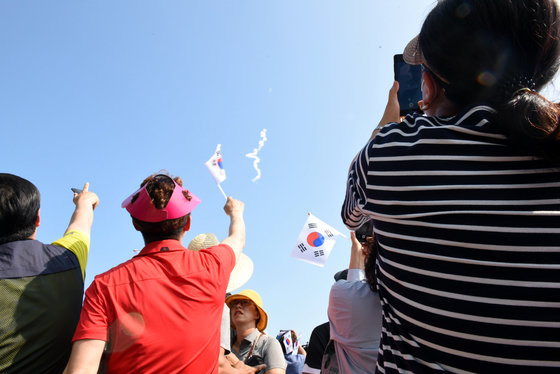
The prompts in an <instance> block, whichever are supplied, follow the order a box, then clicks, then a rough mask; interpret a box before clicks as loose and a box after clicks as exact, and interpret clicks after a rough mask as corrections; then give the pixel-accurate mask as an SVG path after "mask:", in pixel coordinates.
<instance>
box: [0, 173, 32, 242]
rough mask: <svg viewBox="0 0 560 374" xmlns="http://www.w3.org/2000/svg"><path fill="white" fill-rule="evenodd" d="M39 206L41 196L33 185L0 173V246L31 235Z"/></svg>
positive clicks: (24, 180) (19, 178)
mask: <svg viewBox="0 0 560 374" xmlns="http://www.w3.org/2000/svg"><path fill="white" fill-rule="evenodd" d="M40 204H41V195H40V194H39V190H38V189H37V187H35V185H34V184H33V183H31V182H30V181H28V180H27V179H23V178H21V177H18V176H17V175H13V174H8V173H0V244H3V243H7V242H13V241H16V240H25V239H28V238H29V237H30V236H31V235H33V233H34V232H35V228H36V226H35V223H36V222H37V215H38V214H39V208H40Z"/></svg>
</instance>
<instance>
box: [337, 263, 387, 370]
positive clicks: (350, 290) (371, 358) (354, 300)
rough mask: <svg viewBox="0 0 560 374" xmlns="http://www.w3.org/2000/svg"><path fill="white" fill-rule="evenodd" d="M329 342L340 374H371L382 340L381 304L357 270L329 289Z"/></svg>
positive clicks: (350, 272) (353, 270) (375, 293)
mask: <svg viewBox="0 0 560 374" xmlns="http://www.w3.org/2000/svg"><path fill="white" fill-rule="evenodd" d="M328 315H329V322H330V327H331V339H332V340H334V342H335V350H336V358H337V360H338V366H339V369H340V373H352V374H358V373H373V372H375V366H376V363H377V351H378V348H379V338H380V336H381V303H380V302H379V296H378V294H377V292H373V291H372V290H371V289H370V287H369V284H368V283H367V281H366V280H365V274H364V271H363V270H360V269H349V271H348V280H339V281H338V282H336V283H335V284H333V285H332V287H331V292H330V296H329V308H328Z"/></svg>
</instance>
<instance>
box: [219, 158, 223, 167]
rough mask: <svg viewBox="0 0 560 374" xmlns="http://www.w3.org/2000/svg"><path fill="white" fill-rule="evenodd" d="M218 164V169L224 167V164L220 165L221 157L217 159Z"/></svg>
mask: <svg viewBox="0 0 560 374" xmlns="http://www.w3.org/2000/svg"><path fill="white" fill-rule="evenodd" d="M218 166H219V167H220V169H223V168H224V165H222V158H221V157H220V158H219V159H218Z"/></svg>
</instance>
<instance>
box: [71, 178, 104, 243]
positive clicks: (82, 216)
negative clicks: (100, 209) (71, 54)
mask: <svg viewBox="0 0 560 374" xmlns="http://www.w3.org/2000/svg"><path fill="white" fill-rule="evenodd" d="M98 203H99V198H98V197H97V195H96V194H95V193H93V192H90V191H89V183H86V184H85V185H84V189H83V190H82V192H80V193H79V194H78V193H75V192H74V204H76V209H74V213H73V214H72V218H70V223H69V224H68V228H67V229H66V232H69V231H72V230H79V231H82V232H83V233H85V234H86V235H87V236H88V237H89V236H91V225H92V224H93V210H94V209H95V208H96V207H97V204H98Z"/></svg>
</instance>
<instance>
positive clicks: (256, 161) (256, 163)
mask: <svg viewBox="0 0 560 374" xmlns="http://www.w3.org/2000/svg"><path fill="white" fill-rule="evenodd" d="M266 140H267V139H266V129H263V130H262V131H261V140H259V146H258V147H257V148H254V149H253V152H251V153H247V154H246V155H245V157H248V158H252V159H253V160H254V161H253V166H254V168H255V170H256V171H257V176H256V177H255V178H253V179H251V182H256V181H258V180H259V179H261V170H260V169H259V162H261V159H260V158H259V156H257V154H258V153H259V151H260V150H261V149H262V147H263V145H264V142H266Z"/></svg>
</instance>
